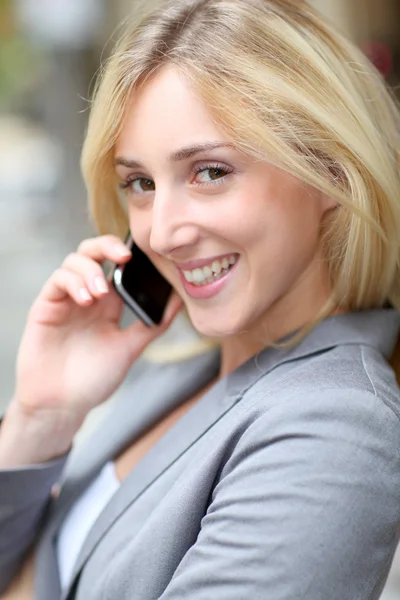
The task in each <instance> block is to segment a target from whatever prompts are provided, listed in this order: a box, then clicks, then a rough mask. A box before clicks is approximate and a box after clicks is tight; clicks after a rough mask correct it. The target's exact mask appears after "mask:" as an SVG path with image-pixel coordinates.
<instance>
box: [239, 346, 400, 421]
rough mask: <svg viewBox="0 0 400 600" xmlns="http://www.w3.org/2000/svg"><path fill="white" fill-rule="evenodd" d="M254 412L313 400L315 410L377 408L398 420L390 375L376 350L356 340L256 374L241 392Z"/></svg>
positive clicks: (398, 400)
mask: <svg viewBox="0 0 400 600" xmlns="http://www.w3.org/2000/svg"><path fill="white" fill-rule="evenodd" d="M245 397H246V398H247V400H246V402H247V404H248V406H253V407H254V408H255V409H256V410H257V409H258V411H259V412H260V414H261V413H262V412H264V410H265V411H269V410H270V409H272V408H273V407H277V408H278V407H281V409H282V410H288V411H293V410H296V407H298V409H299V410H300V409H302V408H306V407H307V406H312V405H314V404H316V405H317V406H319V407H320V409H321V410H325V409H328V407H330V408H331V409H332V410H334V412H336V411H341V410H344V411H345V412H347V410H348V409H349V408H351V406H352V405H353V407H354V409H356V407H359V408H360V409H362V411H363V412H365V413H367V412H369V411H371V410H372V411H373V412H374V414H377V413H382V415H383V414H386V415H387V417H388V418H389V419H391V420H393V422H395V423H397V424H399V425H400V423H399V420H400V390H399V387H398V384H397V381H396V377H395V374H394V372H393V370H392V369H391V367H390V365H389V364H388V362H387V361H386V359H385V358H384V357H383V356H382V354H381V353H380V352H378V351H377V350H376V349H374V348H372V347H370V346H366V345H360V344H354V345H352V344H349V345H342V346H336V347H334V348H331V349H327V350H325V351H323V352H320V353H316V354H310V355H309V356H306V357H303V358H301V360H294V361H288V362H284V363H282V364H280V365H277V366H276V367H275V368H274V369H273V370H272V371H270V372H268V373H265V374H262V373H261V374H260V376H259V378H258V379H257V381H255V383H254V384H253V385H252V386H250V387H249V388H248V390H247V391H246V393H245Z"/></svg>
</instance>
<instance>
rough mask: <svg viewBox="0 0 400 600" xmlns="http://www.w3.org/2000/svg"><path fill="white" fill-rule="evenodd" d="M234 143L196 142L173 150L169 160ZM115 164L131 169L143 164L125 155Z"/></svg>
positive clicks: (225, 146)
mask: <svg viewBox="0 0 400 600" xmlns="http://www.w3.org/2000/svg"><path fill="white" fill-rule="evenodd" d="M233 147H234V146H233V144H230V143H228V142H209V143H207V144H196V145H194V146H187V147H186V148H182V149H181V150H177V151H176V152H173V153H172V154H170V156H169V157H168V162H180V161H182V160H187V159H189V158H192V157H193V156H195V155H196V154H199V152H207V151H209V150H215V148H233ZM115 165H122V166H123V167H128V168H129V169H136V168H140V167H142V165H141V164H140V163H139V162H138V161H136V160H130V159H128V158H124V157H123V156H117V157H116V159H115Z"/></svg>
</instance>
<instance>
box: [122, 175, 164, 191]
mask: <svg viewBox="0 0 400 600" xmlns="http://www.w3.org/2000/svg"><path fill="white" fill-rule="evenodd" d="M121 189H123V190H128V191H130V192H133V193H134V194H143V193H146V192H154V190H155V189H156V186H155V185H154V181H153V180H152V179H148V178H147V177H131V178H129V179H128V180H127V181H125V183H122V184H121Z"/></svg>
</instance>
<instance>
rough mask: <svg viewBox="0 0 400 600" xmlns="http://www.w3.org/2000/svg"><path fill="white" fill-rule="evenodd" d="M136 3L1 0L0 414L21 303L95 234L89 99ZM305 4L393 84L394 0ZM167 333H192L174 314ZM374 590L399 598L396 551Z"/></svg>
mask: <svg viewBox="0 0 400 600" xmlns="http://www.w3.org/2000/svg"><path fill="white" fill-rule="evenodd" d="M134 1H135V0H0V282H1V286H0V315H1V316H0V319H1V335H0V377H1V383H2V395H1V398H0V413H1V412H2V411H3V410H4V408H5V406H6V405H7V402H8V401H9V399H10V398H11V395H12V393H13V387H14V364H15V357H16V352H17V348H18V343H19V339H20V336H21V334H22V331H23V328H24V323H25V319H26V314H27V311H28V309H29V306H30V305H31V303H32V301H33V299H34V298H35V296H36V295H37V293H38V292H39V290H40V288H41V286H42V285H43V283H44V282H45V280H46V278H47V277H48V276H49V275H50V273H51V272H52V271H53V270H54V269H55V268H57V266H58V265H59V264H60V262H61V261H62V259H63V257H65V256H66V254H67V253H68V252H71V251H72V250H73V249H74V248H75V247H76V246H77V244H78V242H79V241H80V240H82V239H83V238H84V237H86V236H88V235H92V234H93V233H94V231H93V229H92V227H91V225H90V223H89V220H88V216H87V209H86V197H85V189H84V186H83V182H82V179H81V176H80V170H79V156H80V151H81V146H82V141H83V136H84V132H85V127H86V121H87V116H88V106H89V102H88V98H89V96H90V89H91V87H92V85H93V82H94V79H95V77H96V72H97V69H98V67H99V64H100V61H101V59H102V58H104V57H105V56H107V52H108V51H109V49H110V47H111V46H112V41H113V39H114V38H115V37H116V36H115V31H116V27H117V25H118V23H119V22H120V21H121V20H122V19H123V18H124V17H125V16H126V15H127V14H128V13H129V11H130V10H131V9H132V5H133V3H134ZM150 1H153V0H149V2H150ZM312 3H313V4H314V5H316V6H317V7H318V8H319V9H320V10H321V11H322V12H323V13H324V14H326V15H327V16H328V17H329V19H331V20H332V21H334V22H335V23H336V24H337V25H338V26H339V27H340V28H341V29H342V30H343V31H345V32H346V33H347V34H348V35H350V36H351V37H352V38H353V39H354V40H355V41H356V42H357V43H358V44H359V45H360V46H361V47H362V48H363V50H364V51H365V52H366V53H367V54H368V56H369V57H370V58H371V60H372V61H373V62H374V63H375V64H376V66H377V67H378V68H379V69H380V70H381V72H382V73H383V74H384V75H385V77H386V78H387V79H388V81H389V82H390V84H391V85H393V86H394V87H396V86H397V85H398V75H399V72H400V0H312ZM169 335H173V336H184V335H190V334H187V333H186V332H185V331H184V326H183V324H182V323H179V322H178V323H177V325H176V326H175V330H174V331H173V332H172V333H170V334H169ZM399 477H400V473H399ZM333 595H334V591H333ZM382 598H383V599H384V600H400V553H399V557H398V558H396V560H395V563H394V566H393V568H392V572H391V575H390V580H389V583H388V585H387V587H386V589H385V592H384V595H383V596H382ZM338 600H339V599H338Z"/></svg>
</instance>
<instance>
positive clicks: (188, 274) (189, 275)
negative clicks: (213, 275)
mask: <svg viewBox="0 0 400 600" xmlns="http://www.w3.org/2000/svg"><path fill="white" fill-rule="evenodd" d="M183 275H184V277H185V279H186V281H188V282H189V283H193V274H192V271H183Z"/></svg>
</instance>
